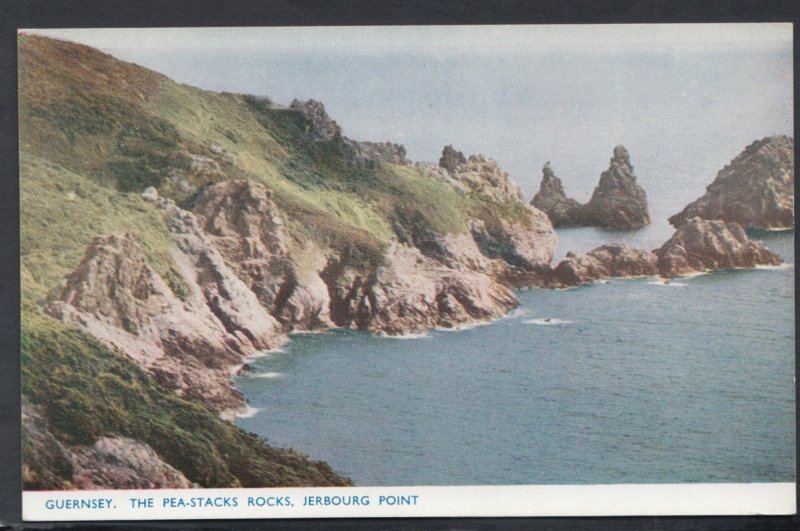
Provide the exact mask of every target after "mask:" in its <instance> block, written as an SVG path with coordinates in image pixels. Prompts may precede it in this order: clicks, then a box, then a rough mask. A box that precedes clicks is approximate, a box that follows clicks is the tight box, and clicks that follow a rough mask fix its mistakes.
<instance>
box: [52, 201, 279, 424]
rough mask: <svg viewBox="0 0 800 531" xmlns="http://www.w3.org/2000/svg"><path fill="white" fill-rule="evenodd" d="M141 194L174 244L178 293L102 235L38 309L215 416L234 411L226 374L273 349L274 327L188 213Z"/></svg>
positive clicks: (125, 239)
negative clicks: (114, 351) (158, 213)
mask: <svg viewBox="0 0 800 531" xmlns="http://www.w3.org/2000/svg"><path fill="white" fill-rule="evenodd" d="M148 197H149V199H150V200H151V201H152V202H153V203H155V204H156V205H157V206H158V207H159V209H160V210H161V212H162V215H163V216H164V220H165V222H166V225H167V228H168V229H169V231H170V236H171V237H172V239H173V243H174V244H175V249H174V250H173V256H172V257H173V259H174V262H175V264H176V266H177V268H178V271H177V273H176V276H177V277H179V278H180V279H182V281H183V283H184V285H183V287H182V289H181V290H179V291H181V293H179V294H176V293H175V292H174V291H173V290H174V287H173V288H171V287H170V286H168V285H167V283H166V282H165V281H164V280H163V279H162V278H161V277H160V276H159V275H158V274H156V273H155V272H154V271H153V269H152V268H151V267H150V266H149V265H148V263H147V260H146V259H145V255H144V253H143V252H142V250H141V248H140V247H139V245H138V243H137V242H136V240H135V238H134V237H133V236H131V235H130V234H122V235H110V236H100V237H97V238H95V239H94V240H93V241H92V243H91V245H90V246H89V248H88V249H87V251H86V254H85V255H84V258H83V260H82V261H81V264H80V265H79V267H78V268H77V269H76V270H75V271H74V272H73V273H72V274H71V275H69V277H68V278H67V280H66V283H65V285H64V287H63V288H62V289H61V290H60V291H59V292H57V293H54V294H53V295H52V296H51V297H50V299H49V300H48V301H47V302H46V304H45V306H44V310H45V312H46V313H48V314H49V315H51V316H54V317H57V318H59V319H61V320H62V321H64V322H67V323H70V324H74V325H77V326H80V327H81V328H84V329H85V330H87V331H88V332H89V333H90V334H92V335H93V336H95V337H96V338H98V339H100V340H101V341H103V342H104V343H106V344H108V345H110V346H112V347H114V348H117V349H120V350H122V351H123V352H126V353H127V354H128V355H130V356H131V357H132V358H133V359H134V360H136V361H137V362H138V363H139V365H140V366H142V367H143V368H145V369H146V370H148V371H149V372H150V373H151V374H152V375H153V376H154V377H155V379H156V380H157V381H158V382H159V383H161V384H162V385H164V386H165V387H168V388H170V389H174V390H175V391H176V392H177V393H178V394H179V395H182V396H186V397H190V398H195V399H198V400H200V401H202V402H204V403H206V404H207V405H209V406H210V407H212V408H214V409H226V408H238V407H241V406H242V405H243V400H242V398H241V396H240V394H239V393H238V391H236V390H235V389H234V388H233V386H232V383H231V381H230V376H229V372H230V371H231V370H232V369H233V368H235V367H237V366H238V365H240V364H241V362H242V359H243V358H245V357H247V356H249V355H251V354H252V353H254V352H255V351H256V350H259V349H268V348H272V347H275V346H277V345H279V344H281V343H282V342H283V341H284V337H283V335H282V333H281V327H280V325H279V324H278V322H277V321H276V320H275V319H274V318H273V317H272V315H270V313H269V312H268V311H267V310H266V309H265V308H264V307H263V306H261V304H260V303H259V301H258V299H257V297H256V295H255V294H254V293H253V292H252V291H250V289H249V288H248V287H247V286H246V285H245V284H244V283H243V282H242V281H241V280H240V279H239V278H238V277H237V276H236V275H235V274H234V273H233V272H232V271H231V270H230V269H229V268H228V267H227V265H226V264H225V261H224V260H223V258H222V256H221V254H220V253H219V251H218V250H217V248H216V247H215V246H214V245H213V243H212V242H211V241H210V239H209V237H208V236H207V235H206V234H205V232H204V231H203V230H202V229H201V227H200V225H199V224H198V221H197V218H196V217H195V216H194V215H193V214H192V213H190V212H187V211H185V210H182V209H180V208H178V207H177V206H176V205H175V204H174V203H172V202H171V201H169V200H164V199H161V198H158V197H157V195H155V194H154V193H153V192H152V191H151V192H150V194H149V195H148ZM212 223H213V222H212Z"/></svg>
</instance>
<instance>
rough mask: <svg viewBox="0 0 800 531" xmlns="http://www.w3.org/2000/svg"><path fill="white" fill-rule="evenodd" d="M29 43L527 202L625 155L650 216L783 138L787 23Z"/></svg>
mask: <svg viewBox="0 0 800 531" xmlns="http://www.w3.org/2000/svg"><path fill="white" fill-rule="evenodd" d="M33 31H35V32H37V33H43V34H48V35H52V36H56V37H60V38H65V39H68V40H73V41H77V42H82V43H85V44H89V45H91V46H95V47H98V48H100V49H102V50H104V51H106V52H108V53H111V54H112V55H115V56H116V57H119V58H122V59H125V60H128V61H132V62H135V63H138V64H141V65H143V66H147V67H149V68H153V69H155V70H158V71H159V72H162V73H164V74H166V75H168V76H170V77H171V78H173V79H175V80H176V81H179V82H183V83H189V84H191V85H194V86H198V87H202V88H206V89H210V90H227V91H233V92H244V93H253V94H258V95H265V96H269V97H270V98H272V99H273V100H275V101H277V102H278V103H282V104H288V103H289V102H290V101H291V100H292V99H293V98H295V97H297V98H301V99H307V98H315V99H318V100H320V101H322V102H323V103H324V104H325V106H326V108H327V110H328V112H329V114H330V115H331V116H332V117H333V118H334V119H336V120H337V121H338V122H339V124H340V125H341V126H342V127H343V129H344V132H345V134H346V135H347V136H349V137H351V138H355V139H358V140H376V141H382V140H392V141H395V142H400V143H402V144H404V145H405V146H406V147H407V149H408V153H409V156H410V157H411V158H412V159H415V160H429V161H435V160H437V159H438V156H439V154H440V152H441V149H442V147H443V146H444V145H445V144H453V145H454V146H455V147H456V148H458V149H460V150H462V151H464V152H465V153H467V154H469V153H476V152H482V153H485V154H486V155H488V156H491V157H493V158H495V159H497V160H498V161H499V162H500V163H501V165H502V166H503V167H504V168H505V169H506V170H507V171H509V173H511V175H512V177H513V178H514V179H515V180H516V181H517V182H519V183H520V184H521V185H522V186H523V188H524V189H525V190H526V194H528V195H530V194H532V193H533V192H534V191H535V189H537V188H538V182H539V180H540V178H541V166H542V165H543V164H544V162H545V161H548V160H549V161H551V163H552V165H553V168H554V169H555V172H556V174H557V175H559V176H560V177H561V178H562V180H563V181H564V184H565V187H566V189H567V193H568V194H570V195H573V196H575V197H576V198H578V199H581V200H584V199H586V198H587V197H588V196H589V194H590V193H591V191H592V188H593V186H594V185H595V184H596V182H597V179H598V178H599V175H600V173H601V172H602V171H603V170H604V169H605V168H606V167H607V166H608V159H609V157H610V156H611V152H612V149H613V147H614V146H615V145H617V144H620V143H621V144H624V145H625V146H626V147H628V149H629V151H630V153H631V159H632V162H633V164H634V167H635V170H636V173H637V175H638V176H639V179H640V182H641V183H642V185H643V186H644V188H645V189H646V190H647V191H648V192H649V195H650V196H651V197H652V196H653V194H654V192H655V193H657V194H659V197H661V198H662V201H660V202H659V201H657V202H656V203H658V204H655V205H653V208H651V211H655V212H654V213H655V214H656V215H658V214H659V208H661V209H662V210H663V212H664V213H665V214H669V213H674V211H677V210H679V209H680V207H682V206H683V204H685V202H686V200H687V198H688V199H692V198H694V197H696V196H697V195H699V194H700V193H702V190H703V187H704V186H705V185H707V184H708V183H710V182H711V180H713V178H714V175H715V173H716V171H717V170H718V169H720V168H721V167H722V166H723V165H724V164H726V163H727V162H728V161H729V160H730V159H731V158H732V157H733V156H734V155H736V154H737V153H738V152H739V151H741V150H742V149H743V148H744V147H745V146H746V145H747V144H749V143H750V142H752V141H753V140H756V139H758V138H761V137H764V136H767V135H772V134H792V129H793V122H792V116H793V107H792V27H791V25H788V24H716V25H706V24H702V25H701V24H693V25H615V26H586V25H584V26H469V27H465V26H460V27H459V26H447V27H444V26H438V27H432V26H428V27H426V26H413V27H412V26H407V27H336V28H330V27H328V28H325V27H322V28H204V29H72V30H70V29H61V30H33ZM651 203H652V201H651ZM659 205H660V206H659ZM676 209H677V210H676Z"/></svg>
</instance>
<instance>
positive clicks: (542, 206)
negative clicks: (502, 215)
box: [531, 162, 584, 227]
mask: <svg viewBox="0 0 800 531" xmlns="http://www.w3.org/2000/svg"><path fill="white" fill-rule="evenodd" d="M531 205H533V206H534V207H536V208H538V209H539V210H541V211H542V212H545V213H546V214H547V216H548V217H549V218H550V220H551V221H552V222H553V225H554V226H556V227H568V226H572V225H582V224H584V219H583V211H584V207H583V205H581V204H580V203H578V202H577V201H576V200H574V199H572V198H569V197H567V196H566V194H565V193H564V186H563V185H562V184H561V179H559V178H558V177H556V175H555V173H553V170H552V168H551V167H550V162H547V163H545V165H544V167H543V168H542V182H541V183H540V184H539V191H538V192H536V195H534V196H533V200H532V201H531Z"/></svg>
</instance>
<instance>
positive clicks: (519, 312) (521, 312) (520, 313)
mask: <svg viewBox="0 0 800 531" xmlns="http://www.w3.org/2000/svg"><path fill="white" fill-rule="evenodd" d="M528 313H529V312H528V310H527V308H517V309H516V310H514V311H512V312H509V313H507V314H506V315H504V316H503V317H501V318H500V319H518V318H520V317H524V316H526V315H528Z"/></svg>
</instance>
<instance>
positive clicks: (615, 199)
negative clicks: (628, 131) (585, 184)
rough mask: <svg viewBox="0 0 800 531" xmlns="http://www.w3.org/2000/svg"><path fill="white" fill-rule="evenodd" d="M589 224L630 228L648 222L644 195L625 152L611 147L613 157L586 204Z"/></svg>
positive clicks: (645, 196) (620, 148)
mask: <svg viewBox="0 0 800 531" xmlns="http://www.w3.org/2000/svg"><path fill="white" fill-rule="evenodd" d="M586 210H587V213H586V216H587V219H588V223H589V224H590V225H593V226H597V227H606V228H616V229H632V228H638V227H643V226H644V225H648V224H649V223H650V216H649V214H648V213H647V195H646V194H645V192H644V190H643V189H642V187H641V186H639V185H638V184H636V176H635V175H634V174H633V166H631V162H630V156H629V155H628V150H626V149H625V147H624V146H617V147H615V148H614V156H613V157H612V158H611V162H610V164H609V167H608V169H607V170H606V171H604V172H603V173H602V175H601V176H600V182H599V183H598V184H597V187H596V188H595V189H594V193H593V194H592V198H591V199H589V202H588V203H587V204H586Z"/></svg>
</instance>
